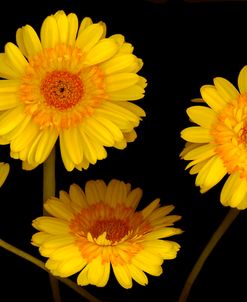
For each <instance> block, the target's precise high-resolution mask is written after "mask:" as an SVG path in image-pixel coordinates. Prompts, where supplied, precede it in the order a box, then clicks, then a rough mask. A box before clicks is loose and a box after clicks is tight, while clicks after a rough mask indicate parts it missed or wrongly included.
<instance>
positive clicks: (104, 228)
mask: <svg viewBox="0 0 247 302" xmlns="http://www.w3.org/2000/svg"><path fill="white" fill-rule="evenodd" d="M128 231H129V227H128V225H127V223H126V222H125V221H124V220H121V219H116V218H112V219H102V220H97V221H95V223H94V224H93V225H92V227H91V228H90V233H91V234H92V237H93V238H98V237H99V236H100V235H101V234H103V233H106V239H108V240H111V241H112V242H116V241H120V240H121V239H122V238H123V237H124V236H125V235H127V234H128Z"/></svg>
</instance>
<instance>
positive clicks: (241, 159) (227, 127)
mask: <svg viewBox="0 0 247 302" xmlns="http://www.w3.org/2000/svg"><path fill="white" fill-rule="evenodd" d="M211 134H212V136H213V138H214V141H213V143H214V144H215V145H216V149H215V152H216V153H217V154H218V155H219V156H220V157H221V159H222V160H223V162H224V165H225V167H226V168H227V171H228V173H230V174H231V173H233V172H239V173H240V177H242V178H246V179H247V94H242V95H240V96H239V97H238V99H236V100H233V101H232V102H230V103H228V104H227V105H226V106H225V108H224V109H223V110H222V111H221V112H220V113H219V115H218V118H217V121H216V123H215V124H214V126H213V128H212V132H211Z"/></svg>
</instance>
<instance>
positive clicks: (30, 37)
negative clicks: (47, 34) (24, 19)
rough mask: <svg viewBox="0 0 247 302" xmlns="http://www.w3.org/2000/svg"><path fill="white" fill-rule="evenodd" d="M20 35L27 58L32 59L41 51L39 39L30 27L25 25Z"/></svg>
mask: <svg viewBox="0 0 247 302" xmlns="http://www.w3.org/2000/svg"><path fill="white" fill-rule="evenodd" d="M22 35H23V42H24V45H25V50H26V51H27V54H28V57H33V56H35V55H36V54H38V53H39V52H41V51H42V46H41V42H40V40H39V37H38V35H37V34H36V32H35V30H34V29H33V28H32V27H31V26H30V25H26V26H24V27H23V28H22Z"/></svg>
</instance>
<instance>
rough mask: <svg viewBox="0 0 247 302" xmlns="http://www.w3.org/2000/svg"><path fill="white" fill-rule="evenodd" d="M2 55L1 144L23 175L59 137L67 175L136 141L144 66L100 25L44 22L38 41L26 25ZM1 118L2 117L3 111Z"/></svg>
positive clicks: (70, 18)
mask: <svg viewBox="0 0 247 302" xmlns="http://www.w3.org/2000/svg"><path fill="white" fill-rule="evenodd" d="M16 42H17V46H16V45H15V44H13V43H11V42H9V43H7V44H6V45H5V52H4V53H1V54H0V77H2V78H4V80H1V81H0V138H2V139H3V140H4V141H6V142H8V143H10V149H11V156H12V157H13V158H16V159H21V160H22V161H23V163H24V168H25V169H30V168H34V167H36V166H37V165H39V164H41V163H42V162H44V161H45V159H46V158H47V157H48V155H49V154H50V152H51V150H52V148H53V147H54V145H55V143H56V141H57V139H58V138H59V143H60V149H61V156H62V160H63V162H64V165H65V167H66V169H67V170H68V171H71V170H73V169H74V168H77V169H79V170H81V169H86V168H87V167H88V165H89V164H90V163H92V164H94V163H96V161H97V160H98V159H103V158H105V157H106V156H107V154H106V150H105V147H116V148H119V149H123V148H125V147H126V144H127V142H131V141H133V140H134V139H135V137H136V133H135V130H134V128H135V127H137V126H138V125H139V122H140V120H141V119H142V117H144V116H145V112H144V111H143V110H142V109H141V108H140V107H139V106H137V105H135V104H134V103H132V102H130V101H135V100H138V99H141V98H142V97H143V96H144V88H145V86H146V80H145V79H144V78H143V77H141V76H139V75H137V72H138V71H139V70H140V69H141V68H142V65H143V63H142V60H141V59H139V58H137V57H136V56H135V55H134V54H133V46H132V45H131V44H130V43H126V42H125V39H124V37H123V36H122V35H120V34H115V35H112V36H110V37H108V38H106V26H105V24H104V23H103V22H98V23H92V20H91V19H90V18H89V17H86V18H84V19H83V20H82V22H81V23H80V25H79V24H78V18H77V16H76V15H75V14H74V13H70V14H68V15H66V14H65V13H64V12H63V11H58V12H56V13H55V14H54V15H50V16H48V17H47V18H46V19H45V20H44V22H43V24H42V27H41V34H40V38H39V37H38V35H37V34H36V32H35V31H34V29H33V28H32V27H31V26H30V25H26V26H23V27H21V28H19V29H18V30H17V32H16ZM1 111H2V112H1Z"/></svg>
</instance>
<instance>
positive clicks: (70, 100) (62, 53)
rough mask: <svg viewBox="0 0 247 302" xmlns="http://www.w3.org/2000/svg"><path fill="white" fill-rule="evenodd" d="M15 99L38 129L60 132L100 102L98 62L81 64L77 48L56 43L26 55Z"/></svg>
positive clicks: (102, 88) (82, 58) (102, 90)
mask: <svg viewBox="0 0 247 302" xmlns="http://www.w3.org/2000/svg"><path fill="white" fill-rule="evenodd" d="M19 98H20V100H21V102H22V103H23V105H24V110H25V113H27V114H28V115H30V116H31V118H32V121H33V122H34V123H35V124H36V125H37V126H38V127H39V128H40V129H46V128H49V127H53V128H55V129H56V130H57V131H58V132H60V131H62V130H63V129H68V128H71V127H76V126H77V125H78V124H80V123H82V122H83V120H84V118H86V117H88V116H91V115H92V114H93V113H94V110H95V109H96V108H98V107H99V106H100V105H101V103H102V102H103V101H104V100H105V98H106V92H105V76H104V73H103V71H102V70H101V69H100V67H99V66H98V65H93V66H88V65H87V64H85V54H84V53H83V52H82V50H81V49H79V48H77V47H72V46H68V45H65V44H58V45H56V46H55V47H54V48H45V49H43V50H42V51H41V52H40V53H38V54H36V55H35V56H34V57H32V58H29V64H28V65H27V68H26V70H25V72H24V74H23V76H22V79H21V83H20V87H19Z"/></svg>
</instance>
